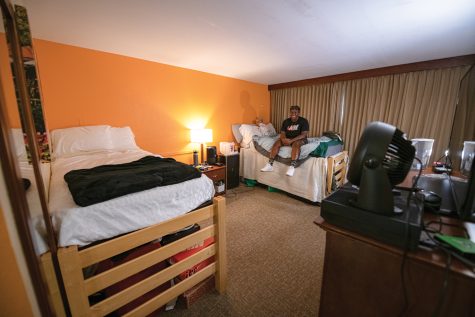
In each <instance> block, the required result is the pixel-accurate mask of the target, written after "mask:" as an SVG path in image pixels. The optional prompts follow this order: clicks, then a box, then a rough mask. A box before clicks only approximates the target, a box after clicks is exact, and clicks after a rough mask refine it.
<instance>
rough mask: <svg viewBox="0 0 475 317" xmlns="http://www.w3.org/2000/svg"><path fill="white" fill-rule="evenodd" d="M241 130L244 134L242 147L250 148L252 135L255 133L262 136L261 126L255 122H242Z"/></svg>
mask: <svg viewBox="0 0 475 317" xmlns="http://www.w3.org/2000/svg"><path fill="white" fill-rule="evenodd" d="M239 132H240V133H241V135H242V142H241V147H243V148H248V147H249V146H250V144H251V142H252V137H253V136H254V135H257V136H262V133H261V131H260V130H259V127H258V126H257V125H254V124H241V126H240V127H239Z"/></svg>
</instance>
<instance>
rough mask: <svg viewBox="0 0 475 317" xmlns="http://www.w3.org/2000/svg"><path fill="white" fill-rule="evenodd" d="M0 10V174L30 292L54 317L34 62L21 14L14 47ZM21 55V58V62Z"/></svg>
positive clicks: (52, 245)
mask: <svg viewBox="0 0 475 317" xmlns="http://www.w3.org/2000/svg"><path fill="white" fill-rule="evenodd" d="M0 4H1V13H2V17H3V19H2V20H3V23H2V24H1V27H0V76H1V81H0V89H1V92H0V103H1V112H2V114H1V133H2V142H1V146H0V150H1V156H2V157H1V160H2V161H3V162H2V168H3V172H4V175H5V183H6V185H7V192H8V195H9V198H10V203H11V205H12V210H13V214H14V218H15V223H16V227H17V231H18V233H19V236H20V237H21V241H20V242H21V245H22V248H23V253H24V254H25V258H26V261H27V266H28V270H29V274H30V276H31V279H32V283H33V285H32V287H33V288H34V291H35V295H36V298H37V300H38V304H39V308H40V310H41V312H42V314H43V315H45V316H50V315H53V314H52V310H51V308H50V304H49V302H48V299H51V298H52V296H51V294H50V293H51V290H50V289H49V288H48V286H47V285H48V284H47V283H45V281H46V280H47V279H54V280H55V279H56V278H55V274H54V270H53V272H51V271H50V272H45V271H44V266H42V265H41V263H42V261H45V259H51V255H52V254H55V253H56V242H55V240H54V235H53V234H52V227H51V220H50V218H49V213H48V209H47V192H48V183H49V174H50V172H49V145H48V142H47V137H46V136H47V135H46V129H45V125H44V120H43V116H42V111H41V98H40V97H39V89H38V81H37V80H36V67H35V63H34V58H32V55H31V54H30V55H28V53H29V52H32V49H31V37H30V36H29V28H28V25H27V23H28V20H27V17H26V12H22V11H21V10H19V11H18V12H17V14H19V16H17V20H18V21H20V28H21V29H22V30H21V31H20V35H23V36H22V42H23V43H19V41H18V39H19V38H20V37H19V35H18V34H19V33H18V32H19V31H18V29H17V27H16V25H15V23H14V18H15V17H14V16H13V12H14V11H13V8H12V7H11V5H10V4H9V3H8V2H7V1H5V0H0ZM20 8H21V7H20ZM15 9H16V8H15ZM23 14H25V15H23ZM25 23H26V25H25ZM25 32H28V38H29V39H30V40H29V42H30V43H29V44H30V45H28V43H24V41H25V38H26V37H25V36H24V35H25V34H24V33H25ZM20 44H22V45H21V46H20ZM22 52H25V53H26V54H25V58H22V55H23V54H22ZM30 96H31V97H32V98H30ZM38 109H39V110H40V114H41V115H40V116H38ZM33 115H34V116H35V119H33Z"/></svg>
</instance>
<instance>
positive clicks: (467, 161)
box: [460, 141, 475, 176]
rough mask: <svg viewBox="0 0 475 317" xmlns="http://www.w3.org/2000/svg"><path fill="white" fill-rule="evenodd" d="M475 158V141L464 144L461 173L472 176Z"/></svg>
mask: <svg viewBox="0 0 475 317" xmlns="http://www.w3.org/2000/svg"><path fill="white" fill-rule="evenodd" d="M474 157H475V141H465V142H463V151H462V161H461V163H460V172H461V173H462V174H464V175H466V176H469V175H470V169H471V168H472V164H473V159H474Z"/></svg>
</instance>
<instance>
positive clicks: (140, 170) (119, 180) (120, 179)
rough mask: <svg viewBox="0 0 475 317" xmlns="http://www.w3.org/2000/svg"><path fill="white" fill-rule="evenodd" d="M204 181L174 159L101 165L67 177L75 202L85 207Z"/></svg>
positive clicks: (77, 171)
mask: <svg viewBox="0 0 475 317" xmlns="http://www.w3.org/2000/svg"><path fill="white" fill-rule="evenodd" d="M198 177H201V172H200V171H198V170H197V169H196V168H194V167H192V166H189V165H186V164H183V163H180V162H177V161H175V160H174V159H172V158H160V157H155V156H145V157H143V158H141V159H140V160H137V161H133V162H130V163H125V164H111V165H101V166H97V167H94V168H90V169H80V170H74V171H70V172H68V173H66V175H64V180H65V181H66V183H68V187H69V190H70V191H71V194H72V196H73V199H74V202H75V203H76V204H77V205H79V206H82V207H85V206H89V205H92V204H96V203H100V202H103V201H106V200H109V199H112V198H116V197H119V196H123V195H127V194H131V193H135V192H139V191H142V190H146V189H150V188H154V187H157V186H166V185H172V184H177V183H181V182H184V181H187V180H190V179H193V178H198Z"/></svg>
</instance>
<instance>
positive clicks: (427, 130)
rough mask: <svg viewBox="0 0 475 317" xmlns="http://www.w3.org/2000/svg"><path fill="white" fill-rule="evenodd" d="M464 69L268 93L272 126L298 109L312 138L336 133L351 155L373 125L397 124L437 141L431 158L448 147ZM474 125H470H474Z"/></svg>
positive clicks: (415, 135) (414, 135)
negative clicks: (298, 107)
mask: <svg viewBox="0 0 475 317" xmlns="http://www.w3.org/2000/svg"><path fill="white" fill-rule="evenodd" d="M468 69H469V67H468V66H461V67H453V68H443V69H436V70H428V71H420V72H411V73H404V74H395V75H388V76H379V77H371V78H364V79H357V80H350V81H343V82H336V83H331V84H323V85H315V86H307V87H296V88H286V89H282V90H274V91H271V112H272V122H273V123H274V125H276V126H280V124H281V122H282V120H283V119H284V118H286V117H287V116H288V112H289V107H290V106H291V105H292V104H299V105H300V106H301V108H302V116H304V117H306V118H307V119H309V122H310V126H311V128H310V130H311V131H310V132H311V135H320V134H321V132H323V131H325V130H334V131H337V132H340V133H341V134H342V136H343V138H344V140H345V148H346V149H347V150H349V152H350V155H351V154H353V152H354V150H355V148H356V145H357V144H358V140H359V138H360V136H361V133H362V132H363V129H364V128H365V127H366V125H367V124H368V123H369V122H371V121H375V120H378V121H384V122H387V123H389V124H392V125H395V126H396V127H398V128H399V129H400V130H402V131H403V132H405V133H406V134H407V137H408V138H410V139H412V138H431V139H435V142H434V147H433V151H432V159H431V160H433V159H434V158H435V159H437V158H438V157H440V156H441V155H442V154H443V152H444V150H445V149H447V148H448V145H449V139H450V134H451V128H452V123H453V119H454V115H455V109H456V102H457V95H458V91H459V86H460V80H461V78H462V77H463V75H464V74H465V73H466V72H467V70H468ZM472 122H473V121H472Z"/></svg>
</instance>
